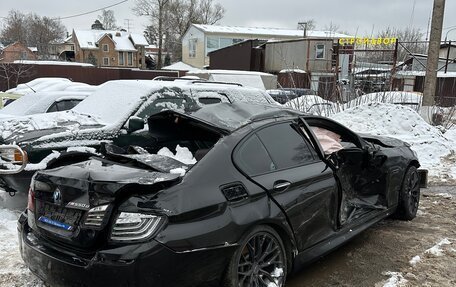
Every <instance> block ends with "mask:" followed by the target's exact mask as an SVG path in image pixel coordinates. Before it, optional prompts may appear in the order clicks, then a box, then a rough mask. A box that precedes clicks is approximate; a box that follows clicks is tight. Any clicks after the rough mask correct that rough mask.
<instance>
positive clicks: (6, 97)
mask: <svg viewBox="0 0 456 287" xmlns="http://www.w3.org/2000/svg"><path fill="white" fill-rule="evenodd" d="M20 97H22V95H19V94H13V93H4V92H0V99H1V101H0V111H1V108H3V107H6V106H7V105H9V104H11V103H12V102H14V101H15V100H17V99H19V98H20Z"/></svg>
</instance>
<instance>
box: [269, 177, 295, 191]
mask: <svg viewBox="0 0 456 287" xmlns="http://www.w3.org/2000/svg"><path fill="white" fill-rule="evenodd" d="M290 185H291V182H289V181H283V180H279V181H276V182H275V183H274V187H273V189H274V191H277V192H284V191H285V190H287V189H288V188H289V187H290Z"/></svg>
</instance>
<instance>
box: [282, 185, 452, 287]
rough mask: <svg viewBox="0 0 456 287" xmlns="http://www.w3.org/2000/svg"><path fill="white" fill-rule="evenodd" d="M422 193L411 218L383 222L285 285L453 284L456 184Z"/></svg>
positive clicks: (293, 277)
mask: <svg viewBox="0 0 456 287" xmlns="http://www.w3.org/2000/svg"><path fill="white" fill-rule="evenodd" d="M421 192H422V196H421V202H420V208H419V210H418V215H417V217H416V218H415V219H414V220H412V221H409V222H404V221H397V220H393V219H386V220H383V221H382V222H380V223H378V224H376V225H374V226H373V227H371V228H369V229H368V230H366V231H365V232H363V233H362V234H360V235H359V236H358V237H356V238H355V239H354V240H352V241H350V242H349V243H347V244H346V245H345V246H343V247H341V248H339V249H338V250H336V251H334V252H333V253H331V254H329V255H328V256H326V257H324V258H322V259H321V260H320V261H317V262H316V263H314V264H312V265H310V266H308V267H307V268H304V269H303V271H300V272H299V273H298V274H296V275H294V276H292V277H291V278H289V279H288V283H287V287H300V286H359V287H361V286H363V287H364V286H374V287H382V286H385V287H386V286H388V287H393V286H448V287H450V286H451V287H453V286H456V187H431V188H429V189H422V191H421ZM418 256H419V257H418ZM412 259H413V260H412Z"/></svg>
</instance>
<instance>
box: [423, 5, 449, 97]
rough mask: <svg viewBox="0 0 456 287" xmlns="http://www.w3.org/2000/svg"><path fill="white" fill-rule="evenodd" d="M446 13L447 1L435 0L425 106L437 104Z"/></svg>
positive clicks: (425, 81)
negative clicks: (440, 53) (438, 74)
mask: <svg viewBox="0 0 456 287" xmlns="http://www.w3.org/2000/svg"><path fill="white" fill-rule="evenodd" d="M444 12H445V0H434V8H433V10H432V21H431V35H430V37H429V48H428V57H427V65H426V66H427V67H426V78H425V80H424V91H423V106H433V105H434V104H435V90H436V86H437V69H438V64H439V50H440V42H441V40H442V26H443V15H444Z"/></svg>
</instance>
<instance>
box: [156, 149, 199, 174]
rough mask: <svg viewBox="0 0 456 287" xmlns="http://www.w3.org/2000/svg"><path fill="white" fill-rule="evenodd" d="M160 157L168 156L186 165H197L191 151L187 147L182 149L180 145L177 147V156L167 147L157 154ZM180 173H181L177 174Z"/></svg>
mask: <svg viewBox="0 0 456 287" xmlns="http://www.w3.org/2000/svg"><path fill="white" fill-rule="evenodd" d="M157 154H158V155H162V156H167V157H170V158H173V159H175V160H178V161H180V162H182V163H185V164H195V163H196V159H195V158H194V157H193V154H192V153H191V151H190V150H189V149H188V148H186V147H181V146H180V145H177V146H176V154H174V153H173V152H172V151H170V150H169V149H168V148H167V147H164V148H162V149H160V150H159V151H158V153H157ZM176 173H180V172H176Z"/></svg>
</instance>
